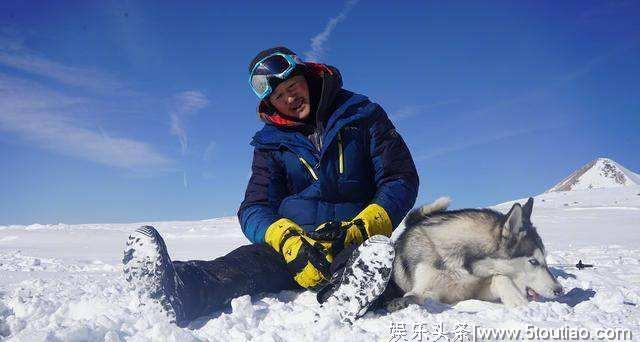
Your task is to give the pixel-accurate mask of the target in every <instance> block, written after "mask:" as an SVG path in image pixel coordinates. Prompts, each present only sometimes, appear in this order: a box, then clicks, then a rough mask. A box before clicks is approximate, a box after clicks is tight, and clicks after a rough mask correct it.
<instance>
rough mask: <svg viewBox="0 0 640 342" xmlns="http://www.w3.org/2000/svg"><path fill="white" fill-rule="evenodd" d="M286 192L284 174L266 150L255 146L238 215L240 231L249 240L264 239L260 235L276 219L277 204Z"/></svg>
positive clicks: (278, 204)
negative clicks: (247, 181)
mask: <svg viewBox="0 0 640 342" xmlns="http://www.w3.org/2000/svg"><path fill="white" fill-rule="evenodd" d="M286 194H287V187H286V174H285V173H284V170H283V169H282V166H281V165H280V164H279V163H278V162H277V161H276V160H275V157H274V156H273V154H272V153H271V152H269V151H263V150H258V149H255V150H254V152H253V163H252V166H251V178H250V179H249V184H247V190H246V191H245V195H244V200H243V201H242V203H241V204H240V208H239V209H238V219H239V221H240V226H241V228H242V232H243V233H244V235H245V236H246V237H247V239H249V241H251V242H252V243H264V235H265V232H266V230H267V228H268V227H269V225H271V224H272V223H273V222H275V221H277V220H278V219H280V218H281V217H280V215H278V207H279V206H280V202H281V201H282V199H283V198H284V197H285V196H286Z"/></svg>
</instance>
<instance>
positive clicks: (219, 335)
mask: <svg viewBox="0 0 640 342" xmlns="http://www.w3.org/2000/svg"><path fill="white" fill-rule="evenodd" d="M520 202H521V203H524V200H521V201H520ZM453 204H454V205H455V199H454V203H453ZM511 204H512V202H510V203H503V204H500V205H497V206H496V208H497V209H498V210H501V211H503V212H504V211H507V210H508V209H509V208H510V206H511ZM532 220H533V222H534V224H535V225H536V226H537V227H538V230H539V232H540V234H541V236H542V238H543V240H544V242H545V244H546V247H547V250H548V260H547V261H548V263H549V264H553V265H554V266H553V272H554V273H555V274H556V275H557V276H558V277H559V281H560V282H561V284H562V285H563V286H564V288H565V291H566V292H567V295H565V296H563V297H561V298H560V299H559V300H558V301H548V302H534V303H530V304H529V305H528V306H526V307H522V308H516V309H509V308H506V307H504V306H502V305H500V304H495V303H487V302H480V301H473V300H470V301H465V302H461V303H459V304H457V305H455V306H447V305H442V304H438V303H427V305H425V306H416V305H411V306H409V307H408V308H406V309H404V310H401V311H398V312H394V313H391V314H389V313H387V312H384V311H378V312H376V313H369V314H367V315H366V316H365V317H364V318H363V319H360V320H358V321H357V322H356V324H355V325H353V326H347V325H344V324H341V323H340V322H339V320H338V316H337V312H336V310H332V308H331V307H320V306H319V305H318V304H317V303H316V300H315V296H314V294H312V293H310V292H301V293H296V292H290V291H286V292H281V293H277V294H267V295H264V296H257V297H254V298H249V297H248V296H244V297H240V298H237V299H234V300H233V302H232V309H231V310H229V311H228V312H222V313H214V314H213V316H212V317H209V318H205V319H201V320H199V321H197V322H194V323H192V325H191V326H190V327H188V328H186V329H181V328H178V327H177V326H175V325H172V324H170V323H169V322H168V321H167V319H166V318H165V317H164V316H163V315H162V314H159V313H158V312H157V309H158V307H156V306H155V305H154V304H153V303H148V302H143V303H140V302H139V301H138V300H137V299H136V298H135V297H134V296H133V294H131V293H130V292H129V291H128V289H127V286H126V284H125V282H124V280H123V277H122V275H121V271H122V265H121V258H122V249H123V247H124V244H125V240H126V238H127V236H128V234H129V233H130V232H132V231H133V230H135V228H137V227H138V226H140V225H142V224H150V225H153V226H155V227H156V228H157V229H158V230H159V231H160V232H161V234H162V235H163V237H164V238H165V240H166V242H167V246H168V248H169V251H170V253H171V257H172V258H173V259H174V260H185V259H211V258H215V257H217V256H221V255H224V254H225V253H227V252H229V251H231V250H232V249H233V248H235V247H237V246H240V245H242V244H245V243H247V240H246V239H245V238H244V236H243V235H242V233H241V231H240V227H239V225H238V222H237V220H236V219H235V218H230V217H226V218H219V219H212V220H206V221H194V222H144V223H134V224H81V225H65V224H57V225H39V224H34V225H29V226H0V340H6V341H123V340H130V341H149V340H153V341H164V340H167V341H199V340H216V341H217V340H219V341H241V340H249V339H252V340H259V341H281V340H287V341H289V340H295V341H311V340H322V341H325V340H326V341H334V340H335V341H344V340H349V341H372V340H379V341H390V340H400V341H402V340H403V338H402V337H401V336H400V335H401V334H400V332H398V331H394V332H393V333H392V331H391V328H392V327H398V326H399V324H406V326H404V327H405V328H406V331H405V333H406V334H407V335H406V336H405V337H404V340H412V338H413V340H414V341H415V340H417V339H416V338H417V336H416V335H415V332H414V330H412V329H413V325H414V324H422V323H424V324H426V325H427V326H428V327H436V326H437V325H438V324H442V326H443V327H444V329H445V330H446V331H448V332H452V331H453V330H454V328H455V327H456V326H457V325H458V324H463V323H464V324H469V325H478V326H482V327H485V328H487V327H495V328H524V327H526V326H527V325H534V326H536V327H539V328H562V327H563V326H570V327H572V328H585V329H588V330H589V331H595V329H598V328H625V329H630V330H631V331H632V333H633V337H634V339H638V337H637V336H640V306H639V305H640V187H637V186H633V187H624V188H610V189H594V190H590V191H569V192H553V193H545V194H542V195H539V196H537V197H536V202H535V205H534V212H533V218H532ZM579 259H581V260H582V261H583V262H584V263H590V264H595V266H596V267H595V268H593V269H585V270H582V271H579V270H577V269H575V268H573V267H570V266H569V265H573V264H575V263H576V262H577V261H578V260H579ZM432 331H433V330H432ZM412 332H414V333H413V334H412ZM429 337H431V335H429ZM423 338H424V340H426V339H427V335H425V336H424V337H423ZM441 341H446V340H444V339H441Z"/></svg>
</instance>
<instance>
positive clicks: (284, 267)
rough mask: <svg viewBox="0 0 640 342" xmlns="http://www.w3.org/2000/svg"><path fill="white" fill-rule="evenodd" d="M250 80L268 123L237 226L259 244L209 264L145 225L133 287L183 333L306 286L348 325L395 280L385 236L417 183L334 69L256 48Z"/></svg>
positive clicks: (375, 116) (409, 165) (377, 110)
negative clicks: (234, 306) (251, 300)
mask: <svg viewBox="0 0 640 342" xmlns="http://www.w3.org/2000/svg"><path fill="white" fill-rule="evenodd" d="M249 83H250V85H251V88H252V90H253V92H254V93H255V94H256V95H257V96H258V98H259V99H260V102H259V104H258V116H259V118H260V119H261V120H262V121H263V122H264V123H265V125H264V127H263V128H262V129H261V130H260V131H259V132H257V133H256V134H255V136H254V137H253V141H252V142H251V145H253V146H254V155H253V166H252V176H251V179H250V180H249V184H248V186H247V190H246V193H245V198H244V201H243V202H242V204H241V205H240V209H239V210H238V218H239V220H240V224H241V226H242V231H243V232H244V234H245V236H246V237H247V238H248V239H249V240H250V241H251V242H252V244H250V245H246V246H242V247H239V248H237V249H236V250H234V251H232V252H231V253H229V254H227V255H225V256H222V257H220V258H217V259H215V260H212V261H200V260H192V261H187V262H181V261H174V262H172V261H171V260H170V258H169V255H168V252H167V249H166V246H165V244H164V242H163V240H162V238H161V237H160V235H159V234H158V232H157V231H156V230H155V229H154V228H153V227H149V226H145V227H142V228H140V229H138V230H137V231H136V232H134V233H133V234H131V236H130V237H129V241H128V242H127V247H126V249H125V256H124V259H123V263H124V272H125V275H126V279H127V281H129V282H130V283H131V284H132V285H133V287H134V288H135V289H136V290H137V291H138V292H139V293H140V294H142V295H143V296H150V297H152V298H155V299H157V300H158V301H159V302H160V303H161V304H162V305H163V307H164V308H165V309H166V310H167V312H168V313H169V314H170V316H172V317H174V319H175V321H176V323H178V324H179V325H181V326H184V325H186V324H188V323H189V322H190V321H192V320H193V319H195V318H197V317H200V316H204V315H208V314H211V313H212V312H215V311H217V310H221V309H224V308H225V307H227V306H228V304H229V302H230V300H231V299H232V298H235V297H238V296H241V295H246V294H249V295H253V294H258V293H264V292H279V291H282V290H295V289H300V288H305V289H309V290H312V291H316V292H317V293H318V295H317V297H318V301H319V302H320V303H323V302H325V301H331V302H332V303H334V304H335V305H336V308H337V310H338V312H339V313H340V315H341V317H342V318H343V319H344V320H346V321H353V319H355V318H357V317H360V316H362V315H363V314H364V313H365V312H366V311H367V309H368V308H369V307H370V305H371V303H372V302H373V301H374V300H375V299H376V298H378V297H379V296H380V294H381V293H382V292H383V291H384V289H385V288H386V286H387V283H388V281H389V278H390V277H391V265H392V261H393V258H394V250H393V246H392V245H391V242H390V240H389V238H388V237H389V236H391V233H392V231H393V229H394V228H395V227H397V226H398V224H399V223H400V221H401V220H402V218H403V217H404V216H405V215H406V213H407V212H408V211H409V209H410V208H411V207H412V206H413V204H414V202H415V199H416V195H417V190H418V176H417V173H416V169H415V166H414V163H413V160H412V158H411V155H410V153H409V150H408V148H407V146H406V145H405V143H404V141H403V140H402V138H401V137H400V134H398V132H397V131H396V130H395V128H394V126H393V124H392V123H391V121H390V120H389V119H388V117H387V114H386V113H385V112H384V110H383V109H382V108H381V107H380V106H379V105H377V104H376V103H373V102H371V101H370V100H369V99H368V98H367V97H365V96H363V95H359V94H356V93H353V92H350V91H348V90H345V89H343V88H342V78H341V76H340V73H339V72H338V70H337V69H336V68H334V67H331V66H327V65H323V64H317V63H310V62H306V63H305V62H302V61H301V60H300V58H299V57H298V56H296V54H295V53H294V52H292V51H291V50H289V49H287V48H285V47H276V48H271V49H268V50H265V51H262V52H260V53H259V54H258V55H257V56H256V57H255V58H254V59H253V61H252V62H251V64H250V65H249Z"/></svg>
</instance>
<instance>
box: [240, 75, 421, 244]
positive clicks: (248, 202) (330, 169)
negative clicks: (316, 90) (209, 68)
mask: <svg viewBox="0 0 640 342" xmlns="http://www.w3.org/2000/svg"><path fill="white" fill-rule="evenodd" d="M316 69H317V68H316ZM325 70H326V71H328V69H325ZM331 70H333V71H334V73H333V75H327V74H325V73H323V74H322V75H321V77H322V78H321V79H322V81H321V82H323V84H322V86H321V91H322V96H320V98H321V100H320V102H321V103H320V104H319V106H320V109H319V110H318V111H317V112H316V116H318V115H322V113H320V111H322V110H323V109H325V108H326V109H328V110H325V111H327V113H326V114H324V115H325V116H326V118H324V119H323V120H322V122H323V124H322V125H318V126H321V127H322V131H321V132H320V134H321V141H322V144H321V145H322V146H321V148H318V147H317V145H316V144H314V143H313V142H312V141H311V140H310V138H309V137H308V136H307V135H305V134H304V133H303V132H300V131H299V130H295V129H289V128H285V127H281V126H279V125H277V124H274V123H272V122H267V123H266V124H265V125H264V127H263V128H262V129H261V130H260V131H258V132H257V133H256V134H255V136H254V137H253V140H252V141H251V145H253V146H254V156H253V165H252V176H251V178H250V180H249V184H248V185H247V190H246V193H245V199H244V201H243V202H242V204H241V205H240V209H239V210H238V218H239V220H240V225H241V227H242V231H243V232H244V234H245V235H246V237H247V238H248V239H249V240H250V241H251V242H253V243H263V242H264V236H265V232H266V230H267V228H268V227H269V225H271V224H272V223H273V222H275V221H276V220H278V219H280V218H282V217H286V218H289V219H291V220H293V221H294V222H296V223H297V224H299V225H300V226H301V227H302V228H303V229H305V230H306V231H312V230H314V229H315V228H316V227H317V226H318V225H320V224H321V223H323V222H326V221H330V220H343V221H345V220H350V219H352V218H353V217H354V216H356V215H357V214H358V213H359V212H360V211H361V210H362V209H363V208H364V207H366V206H367V205H369V204H371V203H376V204H379V205H380V206H382V207H383V208H385V209H386V211H387V213H388V214H389V216H390V218H391V221H392V223H393V227H394V228H395V227H397V226H398V224H399V223H400V222H401V221H402V219H403V218H404V216H405V215H406V213H407V212H408V211H409V209H411V207H412V206H413V204H414V202H415V200H416V196H417V191H418V175H417V172H416V168H415V165H414V163H413V159H412V158H411V154H410V152H409V149H408V148H407V146H406V144H405V143H404V141H403V139H402V137H401V136H400V134H399V133H398V132H397V131H396V130H395V128H394V126H393V124H392V123H391V121H390V120H389V118H388V117H387V114H386V113H385V111H384V110H383V109H382V108H381V107H380V106H379V105H378V104H376V103H373V102H371V101H370V100H369V99H368V98H367V97H365V96H363V95H359V94H355V93H352V92H350V91H347V90H344V89H342V88H341V85H342V81H341V79H340V75H339V73H338V72H337V70H336V69H334V68H332V69H331ZM327 83H328V84H329V86H327ZM336 84H337V86H336ZM331 85H333V87H331ZM310 89H312V88H311V87H310ZM310 91H311V90H310ZM327 93H329V94H327ZM327 99H329V100H330V102H331V103H329V104H327V103H322V102H323V101H324V102H326V100H327Z"/></svg>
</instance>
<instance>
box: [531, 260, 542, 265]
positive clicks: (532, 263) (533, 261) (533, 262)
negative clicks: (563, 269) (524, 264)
mask: <svg viewBox="0 0 640 342" xmlns="http://www.w3.org/2000/svg"><path fill="white" fill-rule="evenodd" d="M529 263H530V264H531V265H533V266H538V265H540V263H539V262H538V260H536V259H529Z"/></svg>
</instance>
